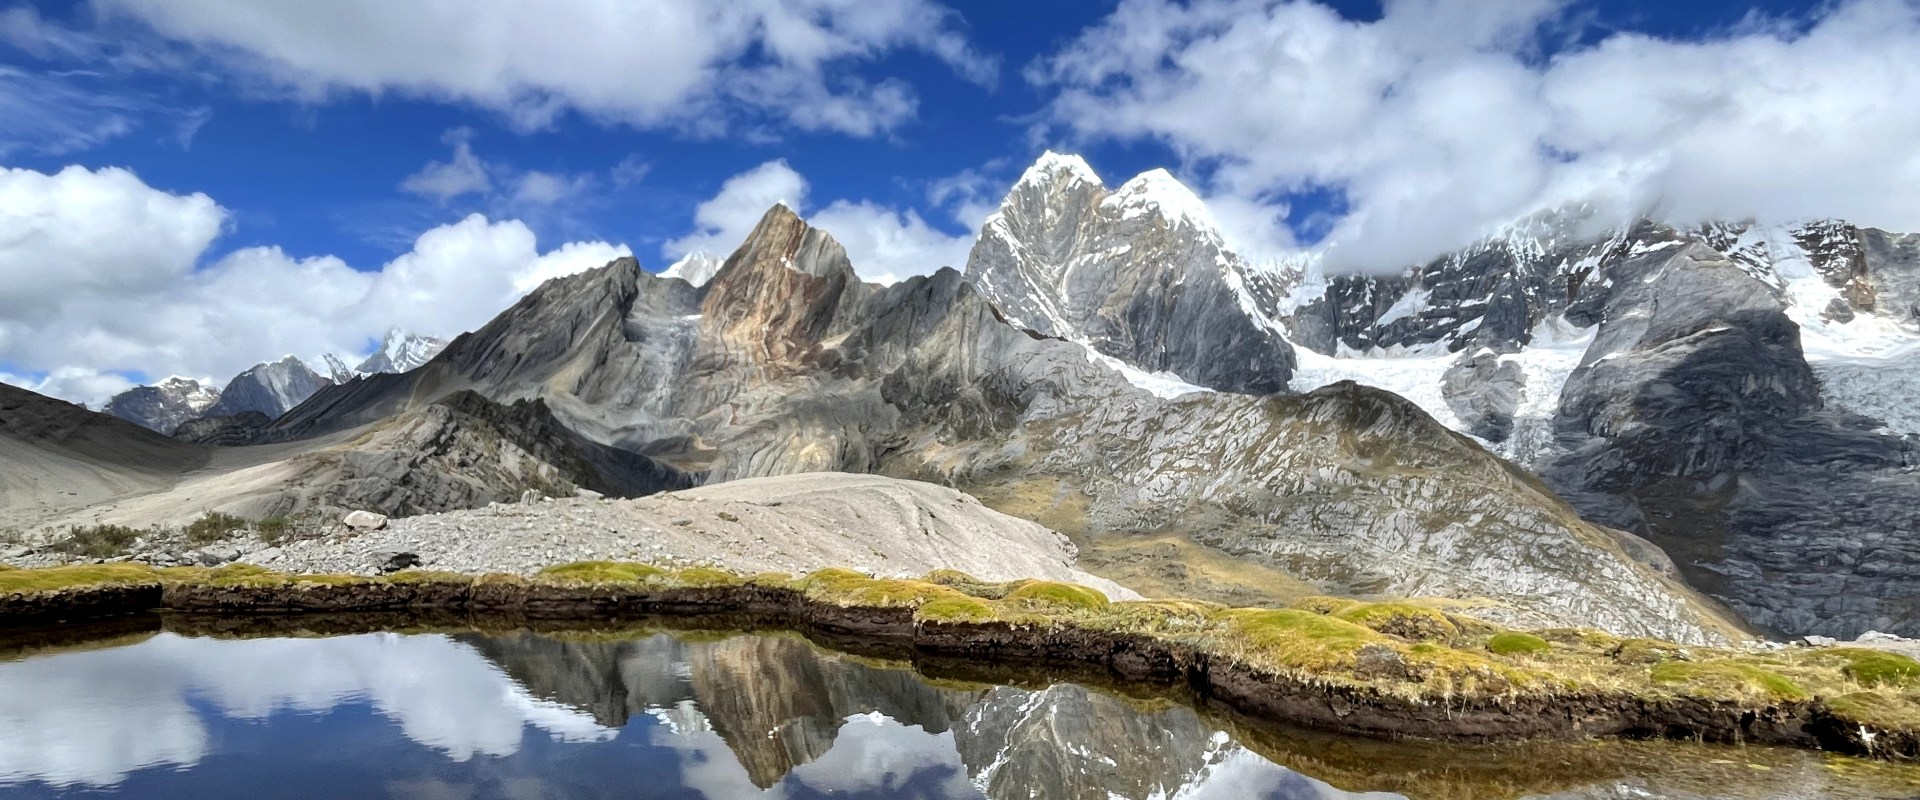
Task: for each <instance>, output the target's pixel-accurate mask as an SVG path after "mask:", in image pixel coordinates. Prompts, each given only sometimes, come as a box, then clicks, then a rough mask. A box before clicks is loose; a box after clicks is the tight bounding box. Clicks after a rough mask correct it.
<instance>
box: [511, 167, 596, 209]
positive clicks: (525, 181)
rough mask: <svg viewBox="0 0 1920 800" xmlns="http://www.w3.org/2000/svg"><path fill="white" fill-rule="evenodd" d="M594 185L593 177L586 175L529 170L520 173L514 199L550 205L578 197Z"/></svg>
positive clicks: (539, 204) (527, 202)
mask: <svg viewBox="0 0 1920 800" xmlns="http://www.w3.org/2000/svg"><path fill="white" fill-rule="evenodd" d="M592 187H593V179H592V178H590V177H588V176H586V175H562V174H559V173H554V172H541V171H539V170H528V171H526V172H524V173H522V174H521V175H520V179H519V181H518V182H517V183H516V184H515V185H514V189H513V200H514V202H516V203H522V204H526V205H536V206H550V205H553V204H555V203H558V202H560V201H562V200H566V199H569V198H572V197H576V196H578V195H580V194H582V193H584V192H586V191H587V190H588V189H590V188H592Z"/></svg>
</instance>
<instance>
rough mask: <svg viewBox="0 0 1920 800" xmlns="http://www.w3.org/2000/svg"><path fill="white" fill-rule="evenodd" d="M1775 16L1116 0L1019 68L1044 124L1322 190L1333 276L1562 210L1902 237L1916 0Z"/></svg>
mask: <svg viewBox="0 0 1920 800" xmlns="http://www.w3.org/2000/svg"><path fill="white" fill-rule="evenodd" d="M1792 23H1793V24H1747V25H1743V26H1740V27H1739V28H1738V29H1735V30H1729V31H1724V32H1720V33H1717V34H1715V35H1713V36H1711V37H1708V38H1705V39H1702V40H1698V41H1677V40H1671V39H1663V38H1658V37H1654V36H1649V35H1644V34H1639V33H1633V32H1614V33H1611V34H1608V35H1604V36H1598V37H1587V38H1588V39H1590V40H1592V41H1593V43H1592V44H1586V45H1576V46H1571V47H1565V48H1560V47H1558V46H1557V45H1558V43H1559V42H1561V41H1565V40H1567V35H1568V33H1569V30H1568V29H1569V28H1570V27H1574V28H1577V26H1576V24H1575V22H1574V21H1573V20H1572V18H1571V15H1570V14H1568V13H1567V4H1566V3H1563V2H1553V1H1551V0H1491V1H1490V0H1394V1H1392V2H1388V3H1387V4H1386V8H1385V12H1384V14H1383V15H1382V17H1381V18H1380V19H1379V20H1377V21H1373V22H1354V21H1350V20H1346V19H1343V18H1342V17H1341V16H1340V15H1338V14H1337V13H1335V12H1334V11H1332V10H1331V9H1329V8H1327V7H1325V6H1322V5H1320V4H1317V3H1313V2H1306V0H1284V1H1280V2H1275V1H1274V0H1195V2H1192V3H1188V4H1176V3H1171V2H1166V0H1125V2H1122V3H1121V4H1120V6H1119V7H1118V8H1117V9H1116V10H1115V11H1114V12H1113V14H1112V15H1110V16H1109V17H1107V18H1106V19H1104V20H1103V21H1101V22H1100V23H1099V24H1097V25H1095V26H1093V27H1091V28H1089V29H1088V30H1087V31H1085V32H1083V33H1082V34H1081V35H1080V36H1079V37H1078V38H1077V39H1075V40H1074V41H1073V42H1071V43H1069V44H1068V45H1067V46H1066V47H1064V48H1063V49H1062V50H1060V51H1059V52H1057V53H1056V54H1054V55H1052V56H1050V57H1047V58H1044V59H1041V60H1040V61H1038V62H1036V63H1035V64H1033V65H1032V66H1031V67H1030V68H1029V69H1028V70H1027V77H1028V78H1029V80H1031V81H1033V82H1035V83H1037V84H1039V85H1041V86H1044V87H1050V88H1052V89H1054V90H1056V92H1057V93H1056V95H1055V97H1054V98H1053V99H1052V101H1051V103H1050V106H1049V108H1048V110H1047V112H1046V116H1045V119H1046V123H1045V125H1046V126H1047V128H1048V129H1050V130H1064V131H1066V132H1068V133H1069V134H1071V135H1073V136H1077V137H1079V138H1082V139H1088V140H1095V139H1116V140H1121V141H1134V140H1140V139H1150V140H1157V141H1160V142H1162V143H1164V144H1166V145H1168V146H1170V147H1172V148H1173V149H1174V151H1175V152H1176V153H1178V154H1179V156H1180V157H1181V158H1182V159H1184V160H1186V161H1188V162H1190V163H1192V164H1195V165H1199V166H1203V167H1205V168H1206V169H1207V170H1208V171H1209V172H1210V174H1211V184H1212V185H1211V186H1210V187H1209V188H1210V191H1211V192H1212V193H1213V194H1216V195H1225V196H1231V197H1237V198H1240V199H1241V200H1242V201H1244V202H1243V206H1245V204H1249V203H1250V204H1253V205H1254V207H1253V208H1252V209H1251V210H1254V211H1258V207H1259V206H1265V207H1266V208H1267V215H1266V216H1267V217H1269V219H1277V218H1279V217H1281V216H1283V215H1284V214H1285V213H1286V209H1285V208H1284V206H1283V204H1284V203H1285V202H1286V199H1287V198H1288V197H1291V196H1295V195H1297V194H1298V193H1301V192H1320V193H1327V192H1331V193H1334V194H1338V195H1341V196H1342V197H1343V199H1344V201H1345V205H1344V208H1343V209H1341V210H1340V211H1339V212H1338V213H1337V216H1336V218H1335V219H1333V220H1332V224H1331V229H1330V232H1329V233H1328V235H1327V237H1326V239H1325V241H1324V242H1323V246H1324V247H1325V248H1326V253H1327V256H1328V259H1329V261H1328V263H1329V264H1330V265H1333V266H1336V267H1346V268H1351V269H1367V270H1379V271H1390V270H1396V269H1399V268H1401V267H1403V266H1405V265H1406V264H1408V263H1412V262H1414V261H1417V260H1419V259H1422V258H1426V257H1429V256H1431V255H1434V254H1435V253H1437V252H1439V251H1441V250H1444V249H1448V248H1452V247H1457V246H1460V245H1463V244H1466V243H1469V242H1471V241H1472V240H1474V239H1476V238H1479V237H1480V236H1483V235H1486V234H1488V233H1490V232H1492V231H1493V230H1495V229H1496V228H1498V227H1499V226H1500V225H1502V224H1505V223H1507V222H1510V221H1512V220H1514V219H1516V218H1518V217H1521V216H1525V215H1527V214H1530V213H1533V212H1536V211H1539V210H1542V209H1545V208H1553V207H1557V206H1562V205H1565V204H1568V203H1573V202H1590V203H1594V204H1595V205H1596V206H1597V207H1599V208H1600V209H1601V210H1602V212H1603V213H1605V214H1608V215H1611V216H1615V217H1618V218H1625V217H1628V216H1631V215H1634V214H1639V213H1649V212H1651V213H1655V214H1657V215H1659V216H1662V217H1664V218H1666V219H1669V220H1672V221H1675V222H1690V221H1697V220H1700V219H1704V218H1715V217H1724V218H1749V217H1751V218H1758V219H1763V220H1782V221H1784V220H1792V219H1804V218H1809V217H1820V216H1843V217H1847V218H1849V219H1852V220H1854V221H1857V222H1860V223H1863V224H1868V225H1877V226H1883V227H1892V228H1904V229H1920V194H1915V193H1914V192H1912V191H1911V189H1910V187H1912V186H1914V185H1915V184H1916V181H1920V159H1914V158H1912V157H1911V156H1910V155H1909V153H1910V150H1911V141H1912V134H1913V132H1914V131H1916V130H1920V7H1916V6H1915V5H1914V4H1913V3H1910V2H1903V0H1848V1H1846V2H1841V3H1838V4H1835V5H1831V6H1826V7H1824V8H1823V9H1822V10H1821V11H1819V12H1816V14H1815V15H1814V16H1813V17H1811V18H1809V19H1806V20H1798V21H1792ZM1575 32H1578V30H1576V31H1575ZM1548 53H1551V55H1547V54H1548ZM1248 210H1249V209H1248V208H1246V207H1243V208H1241V209H1240V210H1239V213H1236V214H1235V216H1245V212H1246V211H1248ZM1223 216H1225V215H1223ZM1242 226H1243V227H1257V226H1255V225H1250V224H1249V221H1247V220H1243V222H1242ZM1268 228H1269V230H1270V231H1274V230H1276V229H1275V228H1273V227H1272V226H1271V224H1269V226H1268ZM1272 241H1275V242H1277V241H1279V239H1278V238H1272Z"/></svg>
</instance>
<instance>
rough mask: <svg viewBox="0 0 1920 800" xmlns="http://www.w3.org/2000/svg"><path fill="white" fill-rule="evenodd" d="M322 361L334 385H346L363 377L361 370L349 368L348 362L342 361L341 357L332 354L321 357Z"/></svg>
mask: <svg viewBox="0 0 1920 800" xmlns="http://www.w3.org/2000/svg"><path fill="white" fill-rule="evenodd" d="M320 359H321V361H322V362H324V363H325V364H326V366H327V377H328V378H331V379H332V380H333V382H334V383H346V382H347V381H350V380H353V379H354V378H358V377H360V376H361V372H360V371H359V370H356V369H354V368H352V367H349V366H347V362H345V361H342V360H340V357H339V356H336V355H334V354H332V353H328V354H326V355H324V356H321V357H320Z"/></svg>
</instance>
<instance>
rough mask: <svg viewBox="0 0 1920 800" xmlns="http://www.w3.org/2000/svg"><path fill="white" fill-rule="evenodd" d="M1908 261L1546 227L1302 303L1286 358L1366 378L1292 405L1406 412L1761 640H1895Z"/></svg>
mask: <svg viewBox="0 0 1920 800" xmlns="http://www.w3.org/2000/svg"><path fill="white" fill-rule="evenodd" d="M1583 229H1584V230H1583ZM1917 253H1920V236H1912V235H1900V234H1890V233H1886V232H1883V231H1876V230H1871V229H1862V228H1858V227H1854V226H1851V225H1847V224H1845V223H1840V222H1818V223H1810V224H1807V225H1799V226H1784V227H1783V226H1758V225H1748V224H1715V225H1706V226H1702V227H1700V228H1696V229H1688V230H1679V229H1675V228H1672V227H1669V226H1663V225H1658V224H1653V223H1646V222H1641V223H1636V224H1632V225H1628V226H1625V227H1615V228H1608V227H1605V226H1596V225H1594V224H1593V221H1592V220H1591V219H1587V218H1584V217H1582V216H1581V215H1580V214H1579V213H1578V212H1577V211H1576V212H1567V213H1563V214H1558V215H1545V216H1542V217H1541V218H1538V219H1535V220H1530V221H1528V222H1526V223H1524V224H1522V225H1519V226H1516V227H1515V228H1514V229H1513V230H1510V231H1508V232H1507V233H1506V234H1504V235H1502V236H1499V237H1495V238H1493V239H1489V240H1488V241H1486V242H1484V243H1482V244H1481V245H1479V246H1476V247H1475V248H1471V249H1469V250H1467V251H1463V252H1462V253H1457V254H1453V255H1450V256H1447V257H1444V258H1441V259H1439V260H1436V261H1435V262H1433V263H1431V264H1428V265H1425V266H1422V267H1419V268H1416V269H1414V270H1411V271H1409V272H1408V273H1406V274H1404V275H1401V276H1397V277H1388V278H1372V279H1369V278H1359V277H1346V278H1337V279H1331V280H1306V281H1303V282H1302V284H1301V295H1302V296H1307V297H1311V298H1312V299H1311V301H1309V302H1300V301H1299V298H1298V297H1296V299H1295V302H1296V303H1297V304H1298V306H1299V308H1300V309H1301V312H1300V313H1299V315H1298V316H1296V317H1294V318H1293V319H1292V323H1291V324H1292V326H1293V327H1292V329H1293V330H1294V331H1295V332H1296V335H1297V336H1298V338H1299V339H1300V341H1302V342H1304V343H1309V344H1311V345H1312V346H1314V347H1315V348H1317V349H1319V350H1322V351H1323V352H1325V353H1326V354H1328V355H1345V356H1357V355H1368V356H1371V357H1369V358H1341V359H1328V358H1325V357H1323V356H1321V355H1319V354H1315V355H1314V356H1312V357H1310V358H1308V359H1307V360H1308V361H1309V362H1310V363H1311V364H1312V366H1311V367H1310V368H1309V369H1308V370H1306V372H1308V373H1309V374H1307V375H1304V376H1302V377H1303V378H1304V380H1296V382H1295V385H1296V387H1298V388H1302V389H1305V388H1311V386H1312V385H1313V384H1314V383H1316V382H1317V381H1319V380H1326V379H1332V378H1356V379H1359V380H1362V381H1368V382H1372V383H1375V384H1377V385H1382V386H1385V387H1387V388H1390V389H1392V390H1394V391H1396V392H1400V393H1402V394H1405V395H1407V396H1408V397H1411V398H1415V399H1417V400H1419V401H1421V403H1422V405H1423V406H1425V407H1427V408H1428V409H1429V410H1431V411H1433V412H1434V413H1435V415H1436V416H1437V417H1440V418H1442V419H1443V420H1444V421H1446V422H1448V424H1450V425H1452V426H1454V427H1456V428H1457V429H1459V430H1462V431H1466V432H1470V433H1473V434H1475V435H1476V436H1480V437H1482V438H1483V439H1484V440H1486V441H1487V442H1488V443H1489V445H1490V446H1492V447H1494V448H1495V449H1497V450H1498V451H1500V452H1502V453H1503V454H1505V455H1508V456H1510V457H1513V458H1515V459H1516V460H1519V461H1521V462H1522V463H1524V464H1528V465H1530V466H1532V467H1534V468H1536V469H1538V470H1539V471H1540V472H1541V473H1542V474H1543V476H1545V477H1546V478H1547V480H1548V482H1549V483H1550V484H1551V485H1552V486H1553V487H1554V488H1555V489H1556V490H1558V491H1560V492H1562V493H1564V494H1565V495H1566V496H1568V497H1569V498H1572V499H1573V500H1574V501H1575V504H1576V505H1577V506H1578V507H1579V508H1580V509H1581V511H1582V513H1583V514H1584V515H1586V516H1587V517H1588V518H1589V519H1593V520H1595V521H1598V522H1602V523H1604V524H1608V525H1613V526H1618V527H1622V528H1625V529H1627V530H1631V531H1634V532H1636V533H1639V534H1641V535H1643V536H1645V537H1647V538H1649V539H1651V540H1653V541H1654V542H1656V543H1658V544H1659V545H1661V546H1662V547H1664V548H1666V549H1667V550H1669V551H1671V552H1672V553H1673V554H1674V555H1675V556H1676V560H1677V561H1678V563H1679V565H1680V568H1681V570H1682V571H1683V572H1684V573H1685V575H1686V577H1687V578H1688V579H1689V580H1690V581H1691V582H1692V583H1694V584H1695V585H1697V586H1701V587H1703V588H1706V589H1708V590H1709V591H1712V592H1714V593H1716V594H1718V595H1720V596H1722V597H1724V598H1726V599H1727V600H1728V601H1729V602H1731V603H1733V604H1734V606H1735V607H1736V608H1737V609H1738V610H1739V611H1741V612H1742V613H1743V614H1744V615H1746V616H1747V617H1748V618H1750V619H1752V620H1754V621H1757V622H1759V623H1761V624H1763V625H1765V626H1768V627H1771V628H1774V629H1777V630H1783V631H1787V632H1792V633H1831V634H1837V635H1843V636H1850V635H1854V634H1858V633H1859V632H1861V631H1863V630H1867V629H1872V628H1889V627H1891V628H1894V629H1899V630H1901V631H1903V632H1911V629H1910V628H1909V627H1906V626H1910V625H1911V624H1912V623H1911V622H1910V620H1912V619H1913V611H1914V610H1915V608H1916V606H1915V605H1914V603H1915V602H1916V597H1920V581H1917V580H1916V579H1920V570H1917V569H1916V565H1915V563H1914V562H1912V561H1911V560H1910V559H1909V558H1908V557H1907V556H1906V553H1908V552H1911V549H1912V545H1913V544H1914V543H1913V542H1910V541H1908V537H1907V536H1906V533H1905V532H1906V531H1910V530H1913V529H1914V527H1913V526H1914V523H1915V520H1914V518H1913V517H1912V513H1911V512H1910V511H1909V509H1911V508H1913V507H1914V504H1915V502H1916V501H1920V481H1916V480H1915V477H1916V473H1915V471H1914V464H1915V463H1916V460H1917V459H1916V457H1915V455H1914V454H1913V451H1914V447H1915V441H1914V439H1913V435H1914V434H1915V432H1916V428H1915V426H1914V425H1913V423H1912V418H1913V414H1912V413H1911V412H1910V411H1909V410H1908V409H1907V404H1906V403H1905V402H1903V401H1901V400H1897V399H1895V398H1898V397H1902V396H1904V392H1903V389H1902V387H1904V386H1908V385H1909V384H1910V383H1911V377H1910V376H1911V375H1912V374H1914V370H1913V369H1912V368H1910V367H1909V366H1908V362H1909V361H1910V358H1908V357H1907V354H1910V353H1912V352H1914V351H1915V350H1916V348H1917V347H1920V327H1916V324H1917V323H1920V317H1916V316H1915V314H1914V310H1913V309H1912V308H1911V299H1910V298H1911V297H1913V296H1914V294H1915V291H1916V290H1915V287H1916V285H1920V256H1917V255H1916V254H1917Z"/></svg>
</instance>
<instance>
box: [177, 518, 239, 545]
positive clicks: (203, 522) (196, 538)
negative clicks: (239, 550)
mask: <svg viewBox="0 0 1920 800" xmlns="http://www.w3.org/2000/svg"><path fill="white" fill-rule="evenodd" d="M246 527H247V521H246V520H244V519H241V518H239V517H236V516H234V515H232V514H222V513H220V512H218V511H209V512H207V513H206V514H204V515H202V516H201V517H200V518H199V519H196V520H194V521H192V522H189V523H187V530H186V534H187V541H188V542H190V543H193V544H212V543H214V542H218V541H222V540H224V539H226V538H227V537H229V536H232V535H233V534H234V533H236V532H239V531H241V530H244V529H246Z"/></svg>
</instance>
